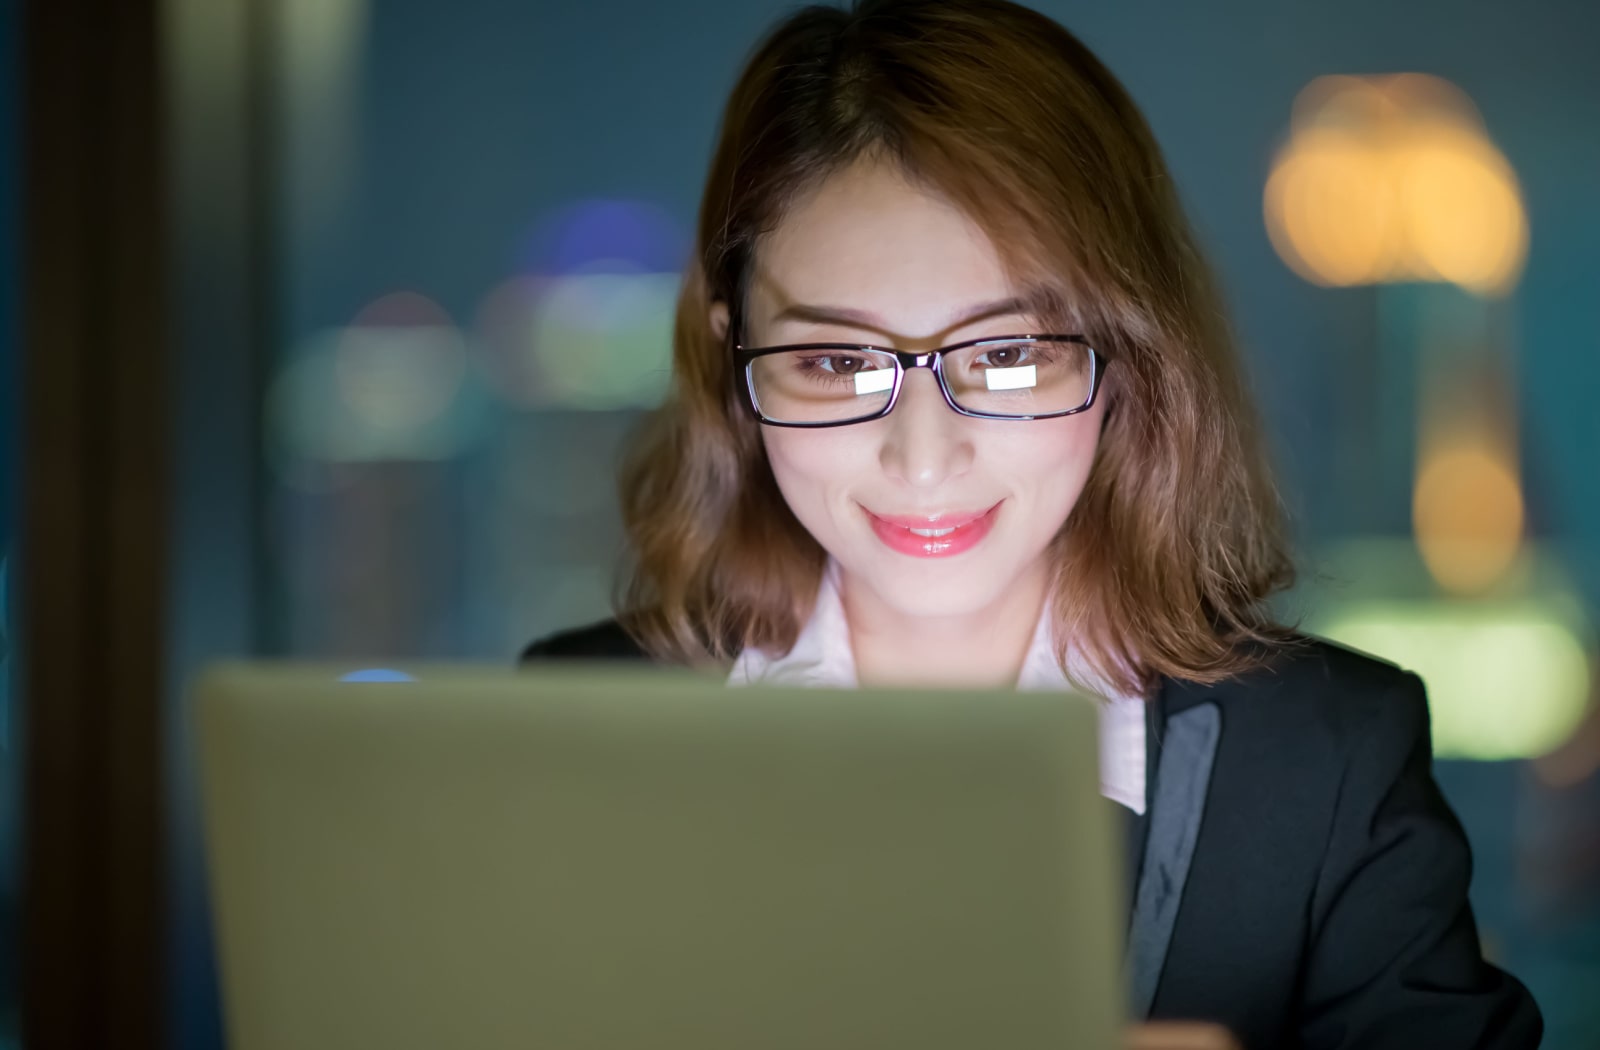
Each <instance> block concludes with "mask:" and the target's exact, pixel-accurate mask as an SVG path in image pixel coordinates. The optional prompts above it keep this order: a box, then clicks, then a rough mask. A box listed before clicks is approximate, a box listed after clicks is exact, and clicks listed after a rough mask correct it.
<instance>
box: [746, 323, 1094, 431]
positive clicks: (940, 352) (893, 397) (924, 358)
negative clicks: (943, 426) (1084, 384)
mask: <svg viewBox="0 0 1600 1050" xmlns="http://www.w3.org/2000/svg"><path fill="white" fill-rule="evenodd" d="M1023 340H1027V341H1030V342H1036V343H1038V342H1054V343H1077V344H1078V345H1079V346H1082V347H1083V348H1084V349H1085V350H1087V351H1089V396H1088V397H1087V398H1085V399H1084V402H1083V404H1081V405H1079V406H1078V407H1077V408H1068V409H1064V410H1062V411H1060V412H1044V413H1040V414H1038V415H1020V416H1019V415H1003V414H1001V413H998V412H979V411H976V410H975V409H970V408H963V407H962V406H961V405H959V404H957V403H956V400H955V395H953V394H952V393H951V392H950V385H949V383H947V382H946V381H945V377H944V364H943V362H944V358H945V355H946V354H950V353H954V352H955V351H957V350H965V349H967V348H968V347H973V346H979V345H981V344H983V343H1015V342H1021V341H1023ZM795 350H857V351H872V352H874V353H879V354H888V355H890V356H892V357H893V358H894V359H895V374H894V385H893V386H892V387H890V388H889V400H888V401H886V402H885V403H884V406H883V407H882V408H881V409H878V410H877V411H875V412H873V413H872V414H871V415H865V416H856V417H854V418H851V419H837V420H825V421H822V422H817V423H791V422H784V421H782V420H777V419H772V418H770V417H768V416H767V415H766V413H764V412H762V411H761V404H760V402H759V401H758V400H757V398H756V388H755V380H754V379H753V378H752V376H751V374H750V368H751V365H752V364H753V363H754V362H755V360H756V358H758V357H766V356H769V355H771V354H781V353H789V352H792V351H795ZM733 352H734V356H735V357H736V358H737V359H738V362H739V378H740V385H741V386H742V387H743V388H744V401H745V405H746V406H747V407H748V408H749V409H750V411H751V412H752V413H753V414H754V415H755V417H756V420H757V422H759V423H761V424H762V425H763V426H769V427H791V428H793V429H796V430H821V429H823V428H826V427H847V426H853V425H854V424H856V423H870V422H871V421H873V420H874V419H882V418H883V417H884V416H887V415H888V414H889V413H890V412H892V411H894V406H895V405H897V404H899V403H900V388H901V387H902V386H903V385H904V384H905V378H906V372H907V371H908V370H909V369H912V368H926V369H928V370H929V371H931V372H932V373H933V377H934V380H935V381H936V382H937V383H938V384H939V393H940V394H941V395H942V396H943V397H944V403H945V404H946V405H948V406H950V409H951V410H952V411H954V412H955V413H957V414H958V415H963V416H968V417H970V418H972V419H999V420H1007V421H1016V422H1019V423H1026V422H1029V421H1031V420H1036V419H1059V418H1061V417H1062V416H1075V415H1077V414H1078V413H1079V412H1086V411H1088V410H1089V409H1091V408H1093V407H1094V402H1095V398H1096V397H1097V396H1098V395H1099V393H1100V383H1101V380H1102V379H1104V378H1105V369H1106V365H1108V364H1109V363H1110V358H1108V357H1106V355H1104V354H1102V353H1101V352H1100V351H1098V350H1096V349H1095V348H1094V347H1092V346H1090V345H1089V340H1088V339H1087V338H1086V337H1085V336H1082V335H986V336H984V337H983V338H981V339H968V340H966V341H964V342H960V343H953V344H951V345H950V346H943V347H940V348H938V349H937V350H928V351H924V352H921V353H919V352H917V351H914V350H896V349H895V348H893V347H889V346H873V345H871V344H869V343H789V344H785V345H782V346H759V347H746V346H741V345H739V344H738V343H735V344H734V345H733Z"/></svg>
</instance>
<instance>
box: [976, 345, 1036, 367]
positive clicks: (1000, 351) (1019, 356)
mask: <svg viewBox="0 0 1600 1050" xmlns="http://www.w3.org/2000/svg"><path fill="white" fill-rule="evenodd" d="M1028 356H1029V354H1028V348H1027V347H1026V346H1023V345H1020V344H1016V343H1013V344H1011V345H1010V346H996V347H993V348H991V349H988V350H985V351H984V352H983V353H981V354H979V355H978V357H977V359H976V360H975V361H974V362H973V363H974V364H979V365H983V366H984V367H986V368H1015V367H1017V366H1018V365H1020V364H1022V362H1023V361H1025V360H1027V359H1028Z"/></svg>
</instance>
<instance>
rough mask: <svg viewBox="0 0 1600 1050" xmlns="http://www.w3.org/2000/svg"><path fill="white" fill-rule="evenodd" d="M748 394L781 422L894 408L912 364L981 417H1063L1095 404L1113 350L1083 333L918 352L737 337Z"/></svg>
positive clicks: (957, 405)
mask: <svg viewBox="0 0 1600 1050" xmlns="http://www.w3.org/2000/svg"><path fill="white" fill-rule="evenodd" d="M733 349H734V354H735V356H736V359H737V360H738V362H739V374H740V376H741V377H742V382H743V386H744V392H745V398H746V401H747V402H748V403H749V405H750V408H751V409H752V410H753V411H754V412H755V415H756V418H757V419H759V420H760V421H761V422H762V423H765V424H767V425H769V426H775V427H838V426H845V425H847V424H850V423H864V422H866V421H867V420H869V419H878V418H880V417H882V416H886V415H888V414H889V413H890V412H891V411H892V410H893V409H894V406H895V403H896V402H897V401H899V400H900V389H901V387H902V386H903V385H904V382H905V374H906V369H908V368H926V369H929V370H931V371H932V372H933V375H934V378H935V379H937V380H938V382H939V390H940V392H941V393H942V394H943V395H944V400H945V404H947V405H949V406H950V407H951V408H952V409H954V410H955V411H956V412H959V413H960V414H961V415H964V416H974V417H976V418H978V419H1019V420H1021V419H1054V418H1056V417H1058V416H1070V415H1073V414H1074V413H1077V412H1082V411H1084V410H1085V409H1087V408H1089V407H1090V406H1092V405H1093V404H1094V399H1095V395H1096V394H1097V393H1098V392H1099V389H1100V380H1101V378H1102V376H1103V375H1104V373H1105V366H1106V358H1105V356H1104V355H1102V354H1101V353H1100V352H1099V351H1097V350H1095V349H1094V348H1093V347H1091V346H1090V345H1089V344H1088V342H1087V341H1086V340H1085V339H1084V337H1083V336H1081V335H1002V336H988V337H986V338H983V339H972V340H969V341H967V342H964V343H956V344H955V345H953V346H946V347H942V348H940V349H938V350H929V351H927V352H924V353H914V352H912V351H909V350H893V349H890V348H888V347H882V346H867V345H862V344H859V343H799V344H794V345H790V346H764V347H755V348H748V347H742V346H737V345H736V346H735V347H734V348H733Z"/></svg>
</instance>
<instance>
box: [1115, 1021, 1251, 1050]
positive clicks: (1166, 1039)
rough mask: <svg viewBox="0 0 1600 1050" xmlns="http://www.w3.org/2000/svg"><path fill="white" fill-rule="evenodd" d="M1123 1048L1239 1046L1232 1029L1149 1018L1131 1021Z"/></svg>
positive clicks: (1217, 1049)
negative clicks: (1147, 1020) (1140, 1021)
mask: <svg viewBox="0 0 1600 1050" xmlns="http://www.w3.org/2000/svg"><path fill="white" fill-rule="evenodd" d="M1123 1046H1124V1047H1125V1048H1126V1050H1240V1046H1239V1041H1238V1040H1237V1039H1235V1038H1234V1037H1233V1033H1232V1032H1229V1031H1228V1030H1227V1029H1226V1028H1224V1027H1222V1026H1221V1025H1219V1024H1209V1023H1207V1022H1202V1021H1152V1022H1150V1023H1148V1024H1140V1025H1134V1026H1132V1027H1131V1028H1129V1029H1128V1030H1127V1033H1126V1036H1125V1038H1124V1040H1123Z"/></svg>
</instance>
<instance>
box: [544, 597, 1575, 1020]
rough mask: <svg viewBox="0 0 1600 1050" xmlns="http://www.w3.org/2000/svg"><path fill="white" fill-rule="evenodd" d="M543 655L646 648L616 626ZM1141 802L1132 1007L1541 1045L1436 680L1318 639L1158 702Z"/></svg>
mask: <svg viewBox="0 0 1600 1050" xmlns="http://www.w3.org/2000/svg"><path fill="white" fill-rule="evenodd" d="M523 658H524V660H525V661H527V660H543V659H552V658H579V659H583V658H588V659H597V660H601V659H606V660H619V659H621V660H638V659H645V658H646V657H645V654H644V653H643V651H642V650H641V649H640V648H639V646H638V645H637V644H635V643H634V642H633V640H632V639H630V638H629V637H628V636H627V635H626V634H625V633H624V632H623V631H622V629H621V628H620V627H618V626H617V624H616V623H615V622H614V621H607V622H605V623H601V624H596V625H594V626H592V627H587V628H581V629H578V630H573V631H567V632H564V633H562V634H557V635H555V636H553V637H551V638H547V639H544V640H542V641H539V642H535V643H534V644H533V645H531V646H529V647H528V649H527V650H526V652H525V653H524V654H523ZM1148 730H1149V731H1148V732H1147V734H1146V736H1147V746H1148V765H1147V768H1148V770H1149V774H1150V775H1148V776H1147V777H1146V781H1147V785H1148V786H1147V789H1146V791H1147V798H1146V810H1145V812H1146V816H1145V817H1134V816H1132V814H1131V813H1130V814H1129V820H1128V830H1129V855H1130V858H1131V861H1132V863H1131V864H1130V865H1129V879H1130V884H1129V889H1130V893H1129V900H1130V901H1131V902H1132V908H1131V914H1130V916H1129V930H1128V945H1129V951H1128V967H1129V985H1130V994H1131V1006H1130V1012H1131V1014H1132V1016H1134V1017H1137V1018H1150V1019H1175V1020H1176V1019H1184V1020H1205V1021H1215V1022H1218V1023H1220V1024H1223V1025H1226V1026H1227V1027H1228V1028H1229V1029H1230V1030H1231V1031H1232V1032H1233V1033H1234V1034H1235V1035H1237V1036H1238V1037H1239V1039H1240V1040H1241V1041H1242V1042H1243V1043H1244V1045H1245V1046H1246V1047H1250V1048H1257V1047H1308V1048H1311V1047H1316V1048H1323V1047H1327V1048H1332V1047H1351V1048H1355V1047H1361V1048H1370V1050H1386V1048H1394V1050H1456V1048H1466V1047H1483V1048H1489V1047H1493V1048H1497V1050H1499V1048H1503V1050H1511V1048H1518V1050H1520V1048H1524V1047H1535V1046H1537V1045H1538V1044H1539V1039H1540V1034H1541V1031H1542V1027H1543V1026H1542V1022H1541V1020H1540V1017H1539V1011H1538V1008H1537V1007H1536V1006H1535V1005H1534V1002H1533V999H1532V997H1530V996H1529V994H1528V992H1527V990H1526V989H1525V988H1524V987H1523V986H1522V985H1521V983H1519V982H1518V981H1517V980H1516V978H1514V977H1511V976H1510V975H1508V974H1505V973H1503V972H1501V971H1500V970H1497V969H1496V968H1494V967H1493V966H1491V965H1489V964H1488V963H1486V962H1484V961H1483V960H1482V957H1481V955H1480V952H1479V946H1478V935H1477V929H1476V926H1475V924H1474V921H1473V917H1472V911H1471V908H1470V907H1469V905H1468V903H1467V883H1468V880H1469V878H1470V876H1471V864H1472V862H1471V858H1470V855H1469V852H1468V848H1467V842H1466V838H1465V836H1464V835H1463V834H1462V830H1461V825H1460V824H1459V823H1458V822H1457V820H1456V818H1455V815H1454V814H1453V813H1452V812H1451V811H1450V807H1449V806H1448V805H1447V804H1446V803H1445V801H1444V799H1443V798H1442V797H1441V795H1440V794H1439V789H1438V787H1437V786H1436V785H1435V784H1434V781H1433V774H1432V771H1431V765H1432V758H1431V752H1430V748H1429V738H1428V709H1427V703H1426V700H1425V698H1424V695H1423V689H1422V683H1421V681H1420V680H1419V679H1418V678H1417V677H1416V676H1415V675H1412V674H1409V673H1406V672H1404V671H1401V670H1400V669H1399V668H1397V667H1395V666H1394V665H1392V664H1388V663H1385V662H1383V661H1380V660H1377V659H1374V658H1372V657H1369V656H1364V655H1361V654H1359V653H1355V652H1352V651H1350V650H1347V649H1343V648H1340V647H1338V646H1336V645H1333V644H1331V643H1328V642H1324V641H1320V640H1316V639H1309V638H1308V639H1304V640H1303V644H1300V645H1296V646H1292V647H1287V648H1285V649H1284V650H1282V651H1281V652H1278V653H1276V654H1275V655H1274V656H1273V658H1272V659H1271V660H1270V661H1269V662H1268V663H1267V665H1266V666H1264V667H1263V668H1261V669H1260V670H1258V671H1254V672H1251V673H1249V674H1247V675H1244V676H1241V677H1239V678H1235V679H1232V680H1229V681H1227V682H1224V683H1221V684H1219V685H1215V686H1202V685H1196V684H1194V683H1191V682H1183V681H1178V680H1166V681H1163V682H1162V684H1161V687H1160V688H1159V689H1158V690H1157V692H1156V696H1155V700H1154V702H1153V703H1152V704H1150V705H1149V725H1148Z"/></svg>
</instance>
